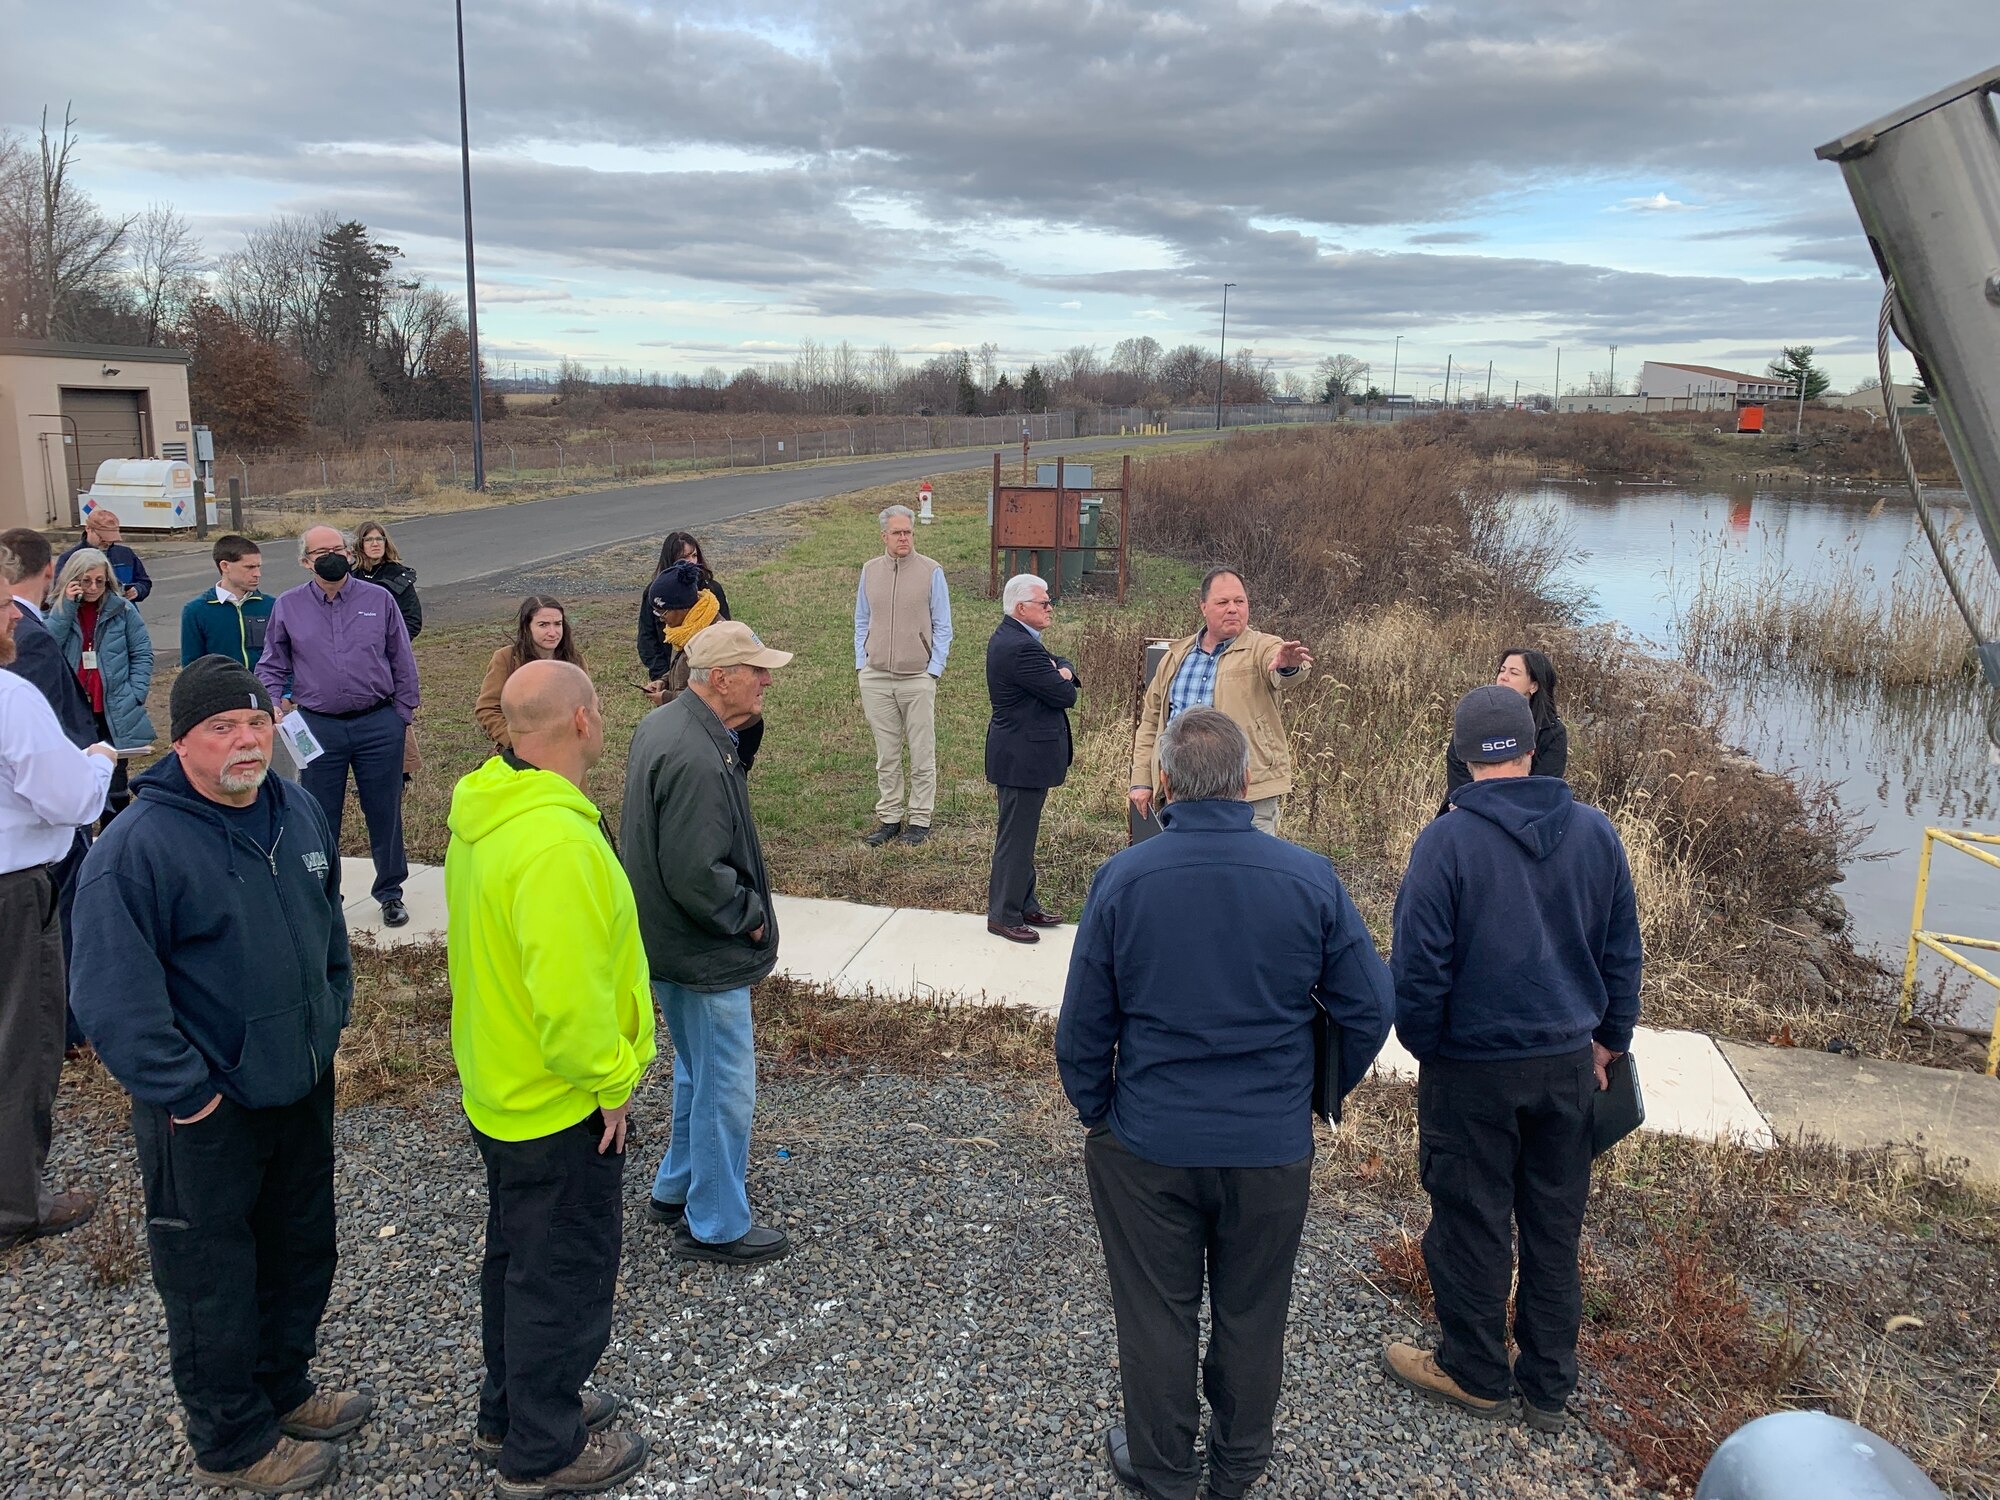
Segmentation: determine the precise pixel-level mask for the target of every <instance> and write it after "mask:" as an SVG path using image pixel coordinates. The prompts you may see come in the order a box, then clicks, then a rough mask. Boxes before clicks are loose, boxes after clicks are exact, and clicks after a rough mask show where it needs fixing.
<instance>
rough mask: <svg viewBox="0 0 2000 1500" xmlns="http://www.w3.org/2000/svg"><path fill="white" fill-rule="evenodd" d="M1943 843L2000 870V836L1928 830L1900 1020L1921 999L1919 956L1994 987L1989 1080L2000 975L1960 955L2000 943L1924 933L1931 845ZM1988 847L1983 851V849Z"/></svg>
mask: <svg viewBox="0 0 2000 1500" xmlns="http://www.w3.org/2000/svg"><path fill="white" fill-rule="evenodd" d="M1933 843H1939V844H1943V845H1945V846H1946V847H1947V848H1951V849H1956V850H1958V852H1959V853H1961V854H1970V855H1971V856H1972V857H1973V858H1974V859H1976V860H1980V861H1982V862H1984V863H1986V864H1989V865H1991V866H1993V868H1994V869H1996V870H2000V854H1994V853H1992V852H1991V850H1992V849H1994V848H2000V833H1972V832H1970V831H1968V830H1966V829H1962V828H1961V829H1946V828H1926V829H1925V830H1924V852H1923V853H1922V855H1921V856H1919V857H1918V859H1917V904H1916V906H1915V907H1914V908H1913V909H1912V910H1911V912H1910V951H1909V955H1908V957H1906V958H1905V959H1904V960H1903V1006H1902V1010H1901V1012H1900V1013H1899V1016H1898V1019H1900V1020H1904V1021H1907V1020H1909V1019H1910V1010H1911V1008H1912V1006H1914V1005H1915V1003H1916V996H1917V954H1918V952H1919V951H1920V950H1922V949H1924V948H1928V949H1930V950H1931V952H1933V953H1935V954H1937V956H1938V957H1939V958H1942V959H1944V960H1946V961H1947V962H1949V963H1954V964H1957V965H1958V967H1959V968H1961V969H1963V970H1965V972H1966V973H1968V974H1970V975H1971V976H1972V977H1973V978H1974V979H1977V980H1979V981H1980V982H1981V983H1983V984H1989V985H1991V986H1993V989H1994V992H1995V995H1994V1009H1993V1034H1992V1036H1991V1038H1990V1039H1989V1040H1988V1041H1987V1043H1986V1072H1987V1075H1988V1076H1989V1077H1992V1076H1996V1075H1997V1074H2000V974H1993V973H1990V972H1988V971H1987V970H1985V969H1982V968H1981V967H1980V966H1979V965H1978V964H1976V963H1974V962H1973V961H1972V960H1971V959H1969V958H1967V957H1966V956H1965V955H1964V954H1963V953H1960V952H1958V951H1956V950H1957V949H1959V948H1972V949H1976V950H1978V951H1980V952H1982V953H2000V939H1995V938H1976V937H1961V936H1959V935H1958V934H1957V933H1954V932H1926V931H1925V930H1924V898H1925V897H1926V896H1928V895H1929V894H1930V886H1931V845H1932V844H1933ZM1982 845H1983V846H1985V847H1981V846H1982Z"/></svg>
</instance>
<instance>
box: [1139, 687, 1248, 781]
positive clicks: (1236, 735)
mask: <svg viewBox="0 0 2000 1500" xmlns="http://www.w3.org/2000/svg"><path fill="white" fill-rule="evenodd" d="M1158 753H1159V757H1160V774H1161V775H1163V776H1165V777H1166V778H1167V796H1168V799H1169V800H1170V801H1173V802H1210V801H1218V802H1223V801H1226V802H1241V801H1242V800H1243V792H1244V786H1245V783H1246V782H1247V781H1248V779H1249V776H1250V737H1249V736H1248V735H1246V734H1245V733H1244V732H1243V729H1242V726H1241V725H1239V724H1238V723H1237V722H1236V721H1235V720H1234V719H1232V718H1230V717H1229V715H1228V714H1226V713H1223V712H1221V711H1220V710H1218V709H1213V708H1190V709H1184V710H1182V711H1181V712H1180V713H1177V714H1175V715H1174V717H1173V718H1172V719H1171V720H1170V721H1169V722H1168V724H1167V727H1166V728H1165V729H1162V730H1161V731H1160V743H1159V752H1158Z"/></svg>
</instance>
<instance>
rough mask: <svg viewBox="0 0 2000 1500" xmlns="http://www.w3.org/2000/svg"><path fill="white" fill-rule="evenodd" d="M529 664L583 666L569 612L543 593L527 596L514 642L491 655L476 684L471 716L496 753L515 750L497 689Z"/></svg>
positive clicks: (518, 613)
mask: <svg viewBox="0 0 2000 1500" xmlns="http://www.w3.org/2000/svg"><path fill="white" fill-rule="evenodd" d="M531 661H567V662H574V663H575V664H576V665H577V666H579V667H580V666H582V665H583V657H582V655H581V654H580V653H579V652H578V651H577V649H576V641H575V639H574V638H573V637H572V636H571V635H570V630H569V613H568V611H566V610H565V609H564V608H563V604H562V600H560V599H551V598H550V597H549V596H548V595H546V594H530V595H528V597H527V598H525V599H523V600H522V601H521V607H520V609H519V610H518V611H516V612H515V617H514V639H513V640H512V641H511V642H510V643H509V644H507V645H505V646H502V647H501V648H500V649H499V650H497V651H495V652H494V653H493V660H492V661H490V662H488V663H487V664H486V676H485V677H484V678H483V679H482V680H481V681H480V684H479V700H478V702H477V703H476V704H474V706H473V710H472V715H473V717H474V718H476V719H477V720H479V727H480V728H481V729H483V730H485V731H486V737H487V738H488V739H490V740H491V741H493V745H494V748H495V749H497V750H512V749H513V748H514V737H513V736H512V735H510V734H509V733H508V732H507V716H506V715H505V714H503V713H501V712H500V689H501V688H503V687H505V686H506V685H507V679H508V678H509V677H512V676H513V675H514V673H515V672H516V671H518V670H519V669H520V668H522V667H524V666H526V665H527V664H528V663H529V662H531Z"/></svg>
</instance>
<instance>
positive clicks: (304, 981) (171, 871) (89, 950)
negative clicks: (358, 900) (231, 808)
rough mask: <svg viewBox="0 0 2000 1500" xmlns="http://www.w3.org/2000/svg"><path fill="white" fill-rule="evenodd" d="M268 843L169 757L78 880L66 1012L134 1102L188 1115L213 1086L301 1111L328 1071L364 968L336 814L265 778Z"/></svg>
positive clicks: (246, 1102)
mask: <svg viewBox="0 0 2000 1500" xmlns="http://www.w3.org/2000/svg"><path fill="white" fill-rule="evenodd" d="M257 795H258V798H259V800H260V801H262V802H264V803H265V804H266V805H267V806H273V807H274V808H275V816H274V819H273V822H272V827H273V828H274V829H275V830H276V837H275V838H274V839H273V840H272V843H271V847H270V848H269V849H268V850H267V849H260V848H258V847H257V845H256V844H255V843H253V842H252V841H251V840H250V839H249V838H248V837H247V836H245V835H244V834H243V833H242V832H240V831H239V830H238V829H237V828H236V827H235V826H234V825H233V824H232V823H231V822H229V821H228V820H227V819H226V818H225V817H224V816H223V814H222V811H221V809H219V808H218V807H217V806H216V805H215V804H214V803H212V802H210V801H209V800H208V799H207V798H205V797H203V796H202V795H201V794H200V793H199V792H197V791H196V790H195V789H194V787H193V785H192V784H191V783H190V782H189V781H188V779H187V773H186V772H184V771H183V770H182V769H181V762H180V757H179V756H177V755H168V756H167V757H166V758H165V759H164V760H161V761H160V762H159V763H158V764H156V765H154V766H152V767H150V768H149V769H148V770H146V771H145V772H144V773H143V774H141V775H139V776H137V777H134V778H133V781H132V805H131V806H130V807H129V808H127V809H126V810H125V811H124V812H123V813H121V814H119V816H118V817H117V819H116V820H115V821H113V823H112V824H111V826H110V828H109V829H107V830H106V831H105V833H104V836H103V837H102V838H100V839H98V841H97V842H96V843H95V844H94V845H92V847H91V850H90V854H89V856H88V857H87V858H86V859H85V860H84V862H83V869H82V871H81V873H80V874H79V875H78V877H77V890H76V909H75V912H74V914H73V915H72V917H71V921H72V923H73V924H74V933H75V939H76V942H75V952H76V957H75V960H74V963H73V965H72V968H71V971H70V1005H71V1007H72V1008H73V1009H74V1010H75V1011H76V1017H77V1020H78V1021H79V1022H80V1023H81V1024H82V1026H83V1029H84V1033H85V1035H87V1036H88V1037H89V1038H90V1043H91V1045H92V1046H93V1047H95V1048H96V1049H97V1055H98V1056H99V1057H101V1058H102V1059H103V1060H104V1065H105V1066H106V1067H107V1068H109V1069H110V1070H111V1074H112V1076H113V1077H114V1078H116V1079H117V1080H118V1081H119V1082H120V1083H121V1084H123V1085H124V1086H125V1088H126V1090H127V1091H128V1092H130V1093H131V1095H132V1096H133V1097H134V1098H135V1099H138V1100H140V1101H142V1102H144V1103H146V1104H154V1105H159V1106H161V1107H163V1108H165V1109H166V1110H168V1111H169V1112H170V1113H172V1114H175V1115H181V1116H186V1115H191V1114H194V1113H196V1112H197V1111H199V1110H200V1109H202V1108H203V1107H204V1106H205V1105H206V1104H207V1103H208V1101H209V1100H210V1099H212V1098H214V1097H215V1096H216V1095H217V1094H226V1095H227V1096H228V1097H229V1098H231V1099H233V1100H234V1101H236V1103H238V1104H241V1105H243V1106H244V1107H245V1108H247V1109H273V1108H276V1107H278V1106H280V1105H285V1104H294V1103H297V1102H298V1101H299V1100H300V1099H303V1098H304V1097H305V1096H306V1095H307V1094H309V1093H311V1092H312V1090H313V1087H314V1085H316V1084H317V1083H318V1082H319V1080H320V1079H321V1078H322V1077H324V1076H325V1074H326V1072H327V1070H328V1069H329V1068H331V1067H332V1066H333V1051H334V1047H335V1046H336V1045H337V1044H338V1043H339V1040H340V1032H341V1028H342V1027H344V1026H346V1024H347V1012H348V1006H349V1004H350V1003H351V1001H352V999H353V996H354V976H353V969H352V964H351V962H350V960H349V957H348V952H347V923H346V922H345V921H344V920H343V919H342V917H341V904H340V859H339V856H338V855H337V854H336V852H335V851H334V848H333V840H332V836H331V834H330V833H329V831H328V829H327V825H326V815H325V814H324V813H322V812H321V811H320V807H319V803H318V802H316V801H314V800H313V797H312V794H311V793H310V792H307V791H305V790H304V789H303V788H302V787H300V786H299V785H297V784H296V783H295V782H289V781H282V780H280V779H279V778H278V777H276V776H268V777H266V778H265V780H264V784H263V786H262V787H261V788H260V789H259V791H258V793H257Z"/></svg>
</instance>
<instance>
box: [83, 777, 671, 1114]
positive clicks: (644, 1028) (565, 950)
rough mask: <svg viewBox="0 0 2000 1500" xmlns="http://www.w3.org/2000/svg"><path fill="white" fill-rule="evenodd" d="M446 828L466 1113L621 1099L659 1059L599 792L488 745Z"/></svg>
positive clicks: (454, 1010) (625, 889) (450, 949)
mask: <svg viewBox="0 0 2000 1500" xmlns="http://www.w3.org/2000/svg"><path fill="white" fill-rule="evenodd" d="M517 767H518V769H517ZM114 826H115V825H114ZM449 826H450V828H451V844H450V846H449V847H448V848H447V849H446V850H445V857H444V895H445V904H446V907H447V909H448V910H449V912H450V916H451V920H450V924H449V926H448V928H447V937H446V940H445V942H446V951H447V954H448V956H449V960H450V965H451V1052H452V1057H453V1059H454V1060H455V1061H456V1062H457V1064H458V1076H459V1081H460V1084H461V1085H462V1088H463V1095H464V1100H465V1115H466V1118H467V1119H469V1120H470V1121H472V1123H473V1126H474V1127H475V1128H476V1129H478V1130H479V1131H480V1132H481V1133H483V1134H485V1135H489V1136H492V1137H493V1138H494V1139H495V1140H502V1141H528V1140H539V1139H541V1138H542V1137H543V1136H549V1135H554V1134H555V1133H556V1132H557V1131H560V1130H565V1129H567V1128H569V1127H570V1126H572V1125H574V1124H576V1123H577V1122H578V1121H579V1120H583V1119H587V1118H588V1117H589V1116H590V1113H591V1111H593V1110H595V1109H599V1108H603V1109H616V1108H618V1107H619V1106H620V1105H622V1104H623V1103H625V1101H626V1100H627V1099H629V1098H630V1097H631V1095H632V1090H633V1088H634V1087H636V1086H637V1084H638V1082H639V1079H640V1078H641V1077H642V1076H643V1075H644V1073H645V1071H646V1067H647V1064H649V1063H651V1062H652V1060H653V1052H654V1040H653V1029H654V1023H653V997H652V989H651V986H650V984H649V983H648V979H647V972H646V950H645V947H644V946H643V945H642V944H641V942H640V940H639V912H638V909H637V907H636V906H635V905H634V904H633V901H632V886H631V884H630V882H628V881H627V880H626V878H625V871H624V870H623V868H621V867H620V865H619V863H618V854H617V851H616V850H614V849H613V848H612V847H611V841H610V839H609V838H607V837H606V835H605V832H604V828H603V824H602V822H601V820H600V817H599V814H598V811H597V806H596V804H595V803H593V802H592V801H591V800H590V799H589V798H588V797H586V796H585V795H584V794H583V793H582V792H581V791H579V790H578V789H577V788H576V786H575V784H574V783H572V782H571V781H569V780H568V779H567V778H566V777H562V776H558V775H556V774H555V773H554V772H553V771H542V770H537V769H536V768H535V767H533V766H526V765H521V764H520V763H519V762H515V763H512V764H510V763H509V762H508V761H507V760H506V759H504V758H502V757H500V756H495V757H493V759H491V760H489V761H487V762H486V764H484V765H483V766H481V767H480V768H479V769H478V770H476V771H474V772H472V773H471V774H470V775H468V776H465V777H463V778H462V779H461V780H460V781H459V783H458V785H457V787H455V788H454V789H453V791H452V794H451V816H450V819H449Z"/></svg>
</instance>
